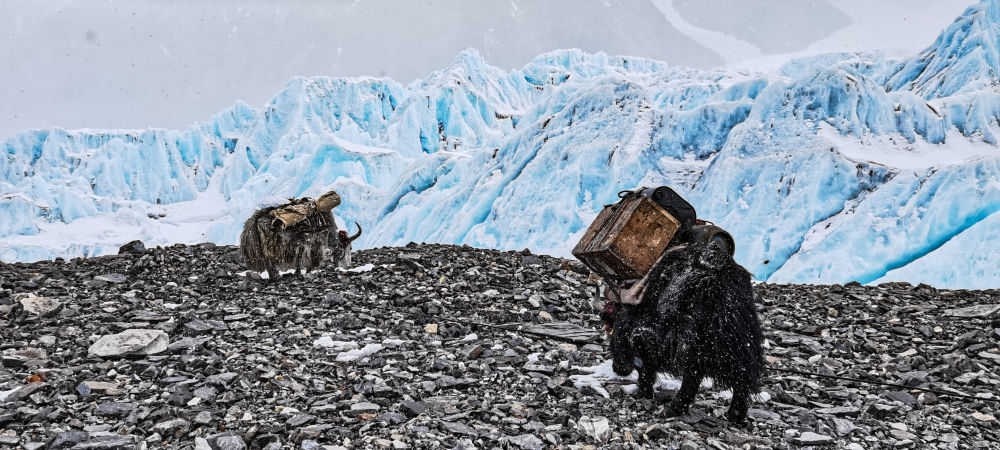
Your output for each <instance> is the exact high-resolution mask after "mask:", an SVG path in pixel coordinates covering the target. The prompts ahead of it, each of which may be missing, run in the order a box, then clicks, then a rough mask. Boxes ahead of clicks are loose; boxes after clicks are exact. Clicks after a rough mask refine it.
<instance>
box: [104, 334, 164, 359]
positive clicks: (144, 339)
mask: <svg viewBox="0 0 1000 450" xmlns="http://www.w3.org/2000/svg"><path fill="white" fill-rule="evenodd" d="M167 345H168V338H167V333H166V332H165V331H163V330H146V329H128V330H125V331H123V332H121V333H118V334H110V335H105V336H101V338H100V339H98V340H97V342H94V343H93V344H92V345H91V346H90V349H89V350H88V351H87V355H88V356H90V357H95V356H100V357H109V356H121V355H155V354H157V353H160V352H163V351H165V350H166V349H167Z"/></svg>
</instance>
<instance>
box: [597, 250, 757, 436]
mask: <svg viewBox="0 0 1000 450" xmlns="http://www.w3.org/2000/svg"><path fill="white" fill-rule="evenodd" d="M609 310H610V311H606V312H605V313H604V314H602V317H603V318H604V320H605V325H606V326H609V327H610V328H611V329H612V334H611V357H612V363H613V369H614V371H615V373H617V374H618V375H621V376H627V375H629V374H631V373H632V370H633V369H637V370H638V371H639V391H638V395H639V396H640V397H652V396H653V384H654V382H655V380H656V374H657V372H667V373H670V374H673V375H675V376H678V377H682V378H683V380H682V382H681V388H680V390H679V391H678V392H677V395H676V397H674V400H673V401H672V402H671V403H670V405H669V407H668V408H669V412H670V414H671V415H680V414H685V413H686V412H687V410H688V407H689V406H690V405H691V402H692V401H693V400H694V397H695V394H696V393H697V392H698V386H699V384H700V383H701V380H702V378H704V377H708V378H711V379H713V380H714V381H715V383H716V384H717V385H721V386H722V387H724V388H732V390H733V399H732V403H731V404H730V406H729V411H728V412H727V413H726V417H727V418H728V419H729V420H730V421H732V422H742V421H744V420H745V419H746V416H747V408H748V407H749V402H750V395H751V394H753V393H755V392H757V391H758V389H759V387H760V384H761V378H762V377H763V375H764V352H763V348H762V343H763V332H762V331H761V326H760V319H759V318H758V317H757V311H756V309H755V308H754V301H753V285H752V284H751V283H750V274H749V273H748V272H747V271H746V270H745V269H743V267H741V266H740V265H739V264H737V263H736V262H735V261H733V259H732V258H731V257H730V256H729V255H728V254H726V253H724V252H723V251H721V250H719V249H718V248H717V247H715V246H708V245H704V244H687V245H681V246H677V247H673V248H671V249H670V250H668V253H667V254H666V255H664V257H663V258H662V259H661V260H660V261H659V262H658V263H657V265H656V266H654V267H653V268H652V269H651V273H650V276H649V279H648V282H647V286H646V289H645V292H644V293H643V297H642V302H640V303H639V304H637V305H626V304H621V303H611V304H609Z"/></svg>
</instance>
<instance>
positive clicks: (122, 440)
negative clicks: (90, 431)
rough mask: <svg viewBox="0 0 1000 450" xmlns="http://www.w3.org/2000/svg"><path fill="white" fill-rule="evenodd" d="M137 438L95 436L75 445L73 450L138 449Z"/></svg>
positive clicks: (116, 435)
mask: <svg viewBox="0 0 1000 450" xmlns="http://www.w3.org/2000/svg"><path fill="white" fill-rule="evenodd" d="M139 442H140V440H139V437H138V436H132V435H118V434H113V435H110V436H97V437H92V438H90V439H88V440H86V441H84V442H81V443H79V444H76V445H75V446H74V447H73V450H132V449H135V448H136V447H138V445H139Z"/></svg>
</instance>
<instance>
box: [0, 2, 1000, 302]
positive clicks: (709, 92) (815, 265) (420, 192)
mask: <svg viewBox="0 0 1000 450" xmlns="http://www.w3.org/2000/svg"><path fill="white" fill-rule="evenodd" d="M998 10H1000V6H998V3H997V2H995V1H993V0H989V1H984V2H982V3H980V4H978V5H975V6H973V7H971V8H969V9H968V10H967V11H966V13H965V14H964V15H963V16H962V17H959V18H958V19H957V20H956V21H955V22H953V23H952V24H950V25H949V26H948V27H947V28H946V29H945V30H944V31H943V32H942V34H941V36H940V37H939V38H938V39H937V40H936V41H935V42H934V43H933V44H932V45H931V46H930V47H928V48H927V49H926V50H925V51H923V52H921V53H920V54H918V55H915V56H914V57H913V58H909V59H903V60H892V59H887V58H886V57H884V56H882V55H880V54H875V53H866V54H850V53H839V54H827V55H817V56H813V57H805V58H797V59H793V60H791V61H789V62H788V63H787V64H785V65H784V66H783V67H781V68H780V70H778V71H776V72H774V73H766V74H751V73H746V72H737V71H728V70H724V69H719V70H711V71H701V70H693V69H686V68H682V67H674V66H668V65H666V64H664V63H662V62H657V61H652V60H648V59H642V58H633V57H622V56H609V55H605V54H600V53H598V54H587V53H585V52H582V51H579V50H559V51H554V52H551V53H546V54H543V55H540V56H538V57H536V58H535V59H534V60H532V61H531V62H529V63H528V64H527V65H525V66H524V67H522V68H520V69H517V70H513V71H510V72H505V71H502V70H500V69H497V68H495V67H492V66H490V65H488V64H487V63H486V61H484V60H483V58H482V57H481V56H480V55H479V54H478V53H477V52H476V51H475V50H466V51H464V52H462V53H460V54H459V55H458V56H457V57H456V58H455V61H454V62H453V63H452V64H451V65H450V66H448V67H446V68H444V69H442V70H441V71H438V72H435V73H433V74H430V75H429V76H428V77H427V78H425V79H423V80H417V81H415V82H413V83H411V84H409V85H406V86H403V85H400V84H399V83H396V82H395V81H393V80H390V79H385V78H350V79H335V78H326V77H314V78H295V79H292V80H290V81H289V82H288V84H287V85H286V86H285V88H284V89H282V91H281V92H279V93H278V94H277V95H275V96H274V98H273V99H272V100H271V101H270V102H269V103H268V104H267V105H265V106H264V107H263V108H261V109H254V108H251V107H249V106H247V105H245V104H242V103H240V104H237V105H236V106H234V107H233V108H231V109H230V110H227V111H224V112H222V113H219V114H218V115H216V116H215V117H212V118H211V119H210V120H209V121H207V122H205V123H199V124H196V125H193V126H191V127H189V128H188V129H187V130H182V131H168V130H140V131H91V130H80V131H66V130H59V129H52V130H34V131H27V132H23V133H20V134H18V135H16V136H14V137H13V138H11V139H9V140H7V141H6V142H4V144H3V149H4V154H3V159H0V259H3V260H35V259H43V258H52V257H55V256H78V255H95V254H102V253H112V252H115V251H116V250H117V249H118V247H119V246H120V245H121V244H122V243H125V242H128V241H131V240H133V239H142V240H143V241H144V242H145V243H146V244H147V245H150V246H152V245H163V244H168V243H173V242H183V243H194V242H201V241H206V240H207V241H212V242H216V243H221V244H232V243H235V242H236V240H237V236H238V234H239V230H240V227H241V226H242V221H243V220H244V219H245V218H246V217H248V216H249V214H250V213H251V211H252V210H253V209H254V208H257V207H259V206H261V205H264V204H269V203H276V202H280V201H283V200H284V199H285V198H288V197H297V196H305V195H308V196H316V195H319V194H321V193H322V192H325V191H326V190H328V189H336V190H337V191H338V192H340V193H341V195H342V197H343V198H344V200H345V201H344V203H343V204H342V205H341V206H340V207H338V208H337V209H336V210H335V214H336V216H337V218H338V221H339V222H340V223H341V224H348V223H351V222H354V221H358V222H360V223H361V224H362V226H364V228H365V233H364V234H363V235H362V237H361V239H360V240H359V241H357V242H356V243H355V245H356V246H358V247H359V248H364V247H371V246H376V245H402V244H406V243H408V242H410V241H416V242H421V241H427V242H443V243H455V244H470V245H476V246H486V247H494V248H500V249H517V250H519V249H522V248H530V249H532V250H534V251H536V252H542V253H550V254H556V255H561V256H569V251H570V249H571V248H572V245H573V244H574V243H575V242H576V240H577V239H579V237H580V236H581V234H582V233H583V231H584V230H585V229H586V227H587V225H588V224H589V223H590V221H591V220H593V218H594V217H595V216H596V214H597V212H598V211H600V209H601V208H602V206H603V205H605V204H609V203H612V202H615V201H617V198H618V197H617V194H618V192H619V191H621V190H623V189H630V188H635V187H638V186H653V185H660V184H667V185H670V186H672V187H674V188H675V189H676V190H678V191H679V192H680V193H681V194H682V195H684V196H685V197H687V198H688V199H689V200H690V201H691V203H693V204H694V206H695V207H696V208H697V209H698V211H699V215H700V216H701V217H702V218H705V219H708V220H712V221H714V222H716V223H717V224H719V225H721V226H723V227H725V228H726V229H728V230H730V231H731V232H732V233H733V234H734V236H735V237H736V239H737V242H738V244H737V250H736V259H737V260H738V261H739V262H740V263H741V264H743V265H745V266H746V267H747V268H748V269H750V270H751V271H752V272H753V274H754V276H755V277H756V278H757V279H760V280H769V281H780V282H805V283H826V282H846V281H849V280H858V281H862V282H878V281H884V280H906V281H911V282H914V283H916V282H927V283H931V284H935V285H938V286H942V287H973V286H974V287H988V286H989V285H991V284H996V281H995V280H996V279H997V277H996V276H995V275H996V274H995V273H994V272H991V271H990V270H987V269H982V267H985V266H990V267H997V266H998V265H1000V251H998V250H997V246H996V244H992V243H994V242H997V240H996V239H992V238H993V237H995V236H993V234H995V232H994V231H993V230H995V229H996V227H995V226H990V224H994V223H995V222H996V220H997V219H996V217H997V214H996V212H997V210H998V209H1000V200H998V199H1000V167H998V166H1000V149H998V147H997V138H996V136H997V129H998V123H1000V99H998V97H997V96H996V94H995V93H994V92H993V89H994V86H996V85H997V84H998V82H1000V79H998V75H997V74H998V72H997V67H998V66H997V61H998V58H997V51H996V47H997V43H998V42H1000V40H998V36H1000V33H997V30H998V23H1000V20H998V19H1000V13H998ZM973 243H977V244H976V245H973ZM949 261H962V262H961V263H955V264H950V263H949Z"/></svg>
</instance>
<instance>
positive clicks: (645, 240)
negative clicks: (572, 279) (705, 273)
mask: <svg viewBox="0 0 1000 450" xmlns="http://www.w3.org/2000/svg"><path fill="white" fill-rule="evenodd" d="M680 226H681V224H680V222H679V221H677V219H675V218H674V217H673V216H671V215H670V214H669V213H668V212H667V211H666V210H665V209H663V208H662V207H661V206H660V205H658V204H656V202H654V201H653V200H650V199H649V198H648V197H639V196H635V197H628V198H625V199H623V200H621V201H620V202H618V203H616V204H614V205H609V206H606V207H605V208H604V210H603V211H601V213H600V214H598V215H597V218H596V219H594V222H593V223H591V224H590V228H587V232H586V233H584V235H583V238H581V239H580V242H578V243H577V244H576V247H574V248H573V256H576V257H577V258H578V259H579V260H580V261H582V262H583V263H584V264H586V265H587V267H590V269H591V270H593V271H594V272H597V273H598V274H599V275H601V276H602V277H604V278H608V279H610V280H632V279H637V278H642V277H643V276H645V275H646V273H647V272H649V269H650V268H651V267H652V266H653V263H655V262H656V260H657V259H659V257H660V255H661V254H663V250H665V249H666V248H667V244H668V243H670V239H672V238H673V236H674V233H676V232H677V230H678V229H679V228H680Z"/></svg>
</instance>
